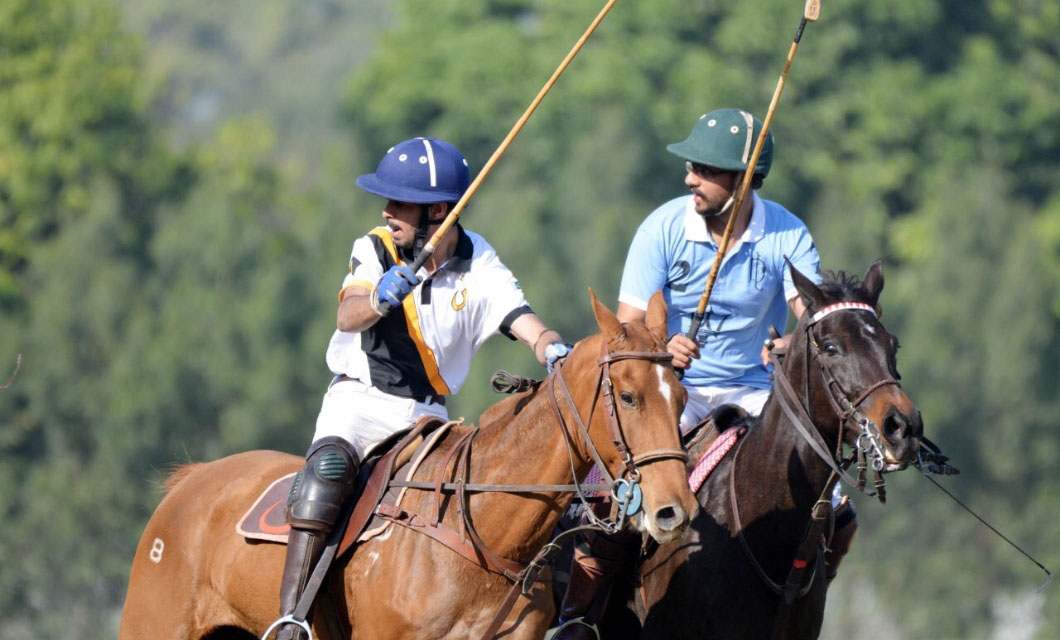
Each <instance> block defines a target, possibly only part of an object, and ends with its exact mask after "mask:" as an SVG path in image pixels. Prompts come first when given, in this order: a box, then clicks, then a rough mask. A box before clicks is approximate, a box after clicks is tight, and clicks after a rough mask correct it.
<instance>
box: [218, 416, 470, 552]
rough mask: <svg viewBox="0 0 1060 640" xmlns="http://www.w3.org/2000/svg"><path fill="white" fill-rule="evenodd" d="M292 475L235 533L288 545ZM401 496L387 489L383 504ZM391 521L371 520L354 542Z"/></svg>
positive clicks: (406, 470) (406, 471)
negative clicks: (288, 508)
mask: <svg viewBox="0 0 1060 640" xmlns="http://www.w3.org/2000/svg"><path fill="white" fill-rule="evenodd" d="M455 424H460V422H459V421H453V422H448V423H446V424H444V425H442V426H440V427H438V428H437V429H435V430H434V431H432V432H431V433H430V434H429V436H428V437H427V438H426V441H425V442H424V443H422V444H421V445H420V446H419V448H418V449H417V450H416V452H415V453H414V454H413V455H412V460H411V462H408V463H407V464H405V465H404V466H402V467H401V469H399V470H398V471H397V472H396V473H395V474H394V477H395V478H399V479H406V478H411V477H412V474H414V473H415V471H416V469H417V468H418V467H419V465H420V463H421V462H422V461H423V459H424V458H425V457H426V456H427V454H428V453H429V452H430V451H431V450H432V449H433V448H434V445H435V443H436V442H438V440H439V439H440V438H441V436H442V435H444V434H445V433H447V432H448V430H449V427H451V426H452V425H455ZM295 475H296V474H294V473H291V474H288V475H285V476H283V477H282V478H279V479H277V480H275V481H274V482H273V483H272V484H270V485H269V487H268V488H267V489H265V491H263V492H262V493H261V495H259V496H258V499H257V500H255V501H254V504H252V505H251V507H250V509H248V510H247V512H246V513H245V514H244V515H243V517H242V518H240V519H239V520H238V521H237V524H236V532H237V533H238V534H239V535H241V536H243V537H244V538H247V539H248V540H261V541H265V542H277V543H280V544H287V534H288V532H289V531H290V530H291V527H290V525H288V524H287V518H286V514H285V511H286V508H287V496H288V495H289V494H290V493H291V484H292V483H293V482H294V476H295ZM403 495H404V489H402V490H401V491H400V492H397V491H394V490H393V489H387V491H386V495H385V496H384V498H383V502H385V503H388V504H398V503H400V501H401V497H402V496H403ZM389 525H390V521H388V520H384V519H382V518H373V519H372V520H371V521H370V522H369V524H368V528H367V529H366V530H365V531H364V532H363V533H362V534H361V535H360V536H358V538H357V542H364V541H366V540H369V539H371V538H373V537H375V536H377V535H379V534H381V533H382V532H383V531H384V530H385V529H386V528H387V527H388V526H389Z"/></svg>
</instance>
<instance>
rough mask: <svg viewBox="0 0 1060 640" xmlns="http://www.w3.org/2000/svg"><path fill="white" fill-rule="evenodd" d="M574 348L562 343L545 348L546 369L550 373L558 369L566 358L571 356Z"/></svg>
mask: <svg viewBox="0 0 1060 640" xmlns="http://www.w3.org/2000/svg"><path fill="white" fill-rule="evenodd" d="M573 348H574V346H573V345H570V344H564V343H562V342H553V343H551V344H549V345H548V346H546V347H545V368H546V369H548V370H549V371H550V372H551V371H552V370H553V369H555V368H556V365H557V364H559V363H560V362H561V361H562V360H563V359H564V358H566V357H567V356H568V355H570V350H571V349H573Z"/></svg>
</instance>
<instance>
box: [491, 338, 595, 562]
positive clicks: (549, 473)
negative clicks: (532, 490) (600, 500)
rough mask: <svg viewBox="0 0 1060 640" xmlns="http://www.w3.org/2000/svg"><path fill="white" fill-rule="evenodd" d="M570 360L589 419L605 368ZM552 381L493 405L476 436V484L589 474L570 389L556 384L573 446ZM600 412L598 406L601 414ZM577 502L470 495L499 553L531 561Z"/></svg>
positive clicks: (557, 497)
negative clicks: (566, 393)
mask: <svg viewBox="0 0 1060 640" xmlns="http://www.w3.org/2000/svg"><path fill="white" fill-rule="evenodd" d="M568 360H569V361H568V363H566V364H565V365H564V366H563V370H564V372H565V373H564V377H565V379H566V381H567V384H568V385H569V386H570V390H571V395H572V397H573V398H574V400H575V403H576V405H577V407H578V410H579V413H580V415H581V418H582V419H583V420H587V419H588V415H589V407H590V405H591V404H592V399H593V397H592V396H593V395H594V393H595V391H596V384H595V382H596V380H597V378H596V377H595V376H598V369H597V367H596V366H595V363H594V362H590V361H586V362H578V361H576V360H574V359H573V358H571V359H568ZM585 360H588V359H585ZM549 382H550V381H547V380H546V381H545V382H543V383H542V384H541V385H540V387H539V388H538V389H537V390H536V391H532V392H524V393H521V394H519V395H517V396H514V397H511V398H508V399H506V400H504V401H502V402H501V403H499V404H498V406H496V407H494V408H492V409H491V410H490V411H489V415H490V420H489V422H488V423H487V424H484V425H482V427H481V428H480V433H479V434H478V435H477V436H476V437H475V440H474V445H473V448H472V454H471V467H470V469H471V471H470V476H471V480H470V482H474V483H489V484H520V485H545V484H571V483H572V482H573V481H574V476H575V475H576V476H577V478H578V480H579V482H580V481H582V480H583V479H584V478H585V475H586V474H587V473H588V472H589V470H590V469H591V467H592V462H591V460H590V458H589V456H588V455H587V453H586V451H585V446H584V443H583V439H582V436H581V435H580V433H579V429H578V427H577V425H576V423H575V421H574V420H573V419H572V417H571V413H570V411H569V408H568V406H567V402H566V400H565V399H564V396H563V393H562V391H560V390H559V388H557V389H556V401H557V403H558V404H559V405H560V407H561V410H562V411H563V415H564V420H565V421H566V424H567V427H568V429H569V432H570V433H571V436H572V438H573V440H574V442H575V446H574V447H572V448H568V445H567V439H566V437H565V436H564V432H563V428H562V426H561V425H560V423H559V420H558V418H557V416H556V411H555V408H554V407H553V404H552V400H551V398H550V396H551V394H552V393H553V391H552V389H551V387H550V385H549ZM557 387H558V384H557ZM599 412H600V408H599V407H597V410H596V412H595V413H597V414H598V413H599ZM593 418H594V419H597V418H598V416H596V415H594V417H593ZM586 426H587V427H588V426H589V425H588V424H587V425H586ZM572 466H573V473H572ZM572 500H573V494H571V493H569V492H559V493H556V492H551V493H537V494H514V493H503V492H485V493H480V494H477V495H476V496H475V497H474V498H473V500H472V501H471V505H472V507H471V508H472V518H473V519H474V521H475V526H476V528H477V529H478V531H479V534H480V535H481V536H482V538H483V540H484V541H485V542H486V543H487V545H489V547H490V548H491V549H492V550H493V551H494V552H495V553H498V554H500V555H503V556H505V557H508V558H511V559H513V560H519V559H523V560H525V559H527V558H528V557H530V556H532V555H533V554H534V553H536V551H537V550H538V549H539V548H540V547H541V546H542V545H543V544H544V543H545V541H547V539H548V538H549V537H550V536H551V534H552V530H553V529H554V527H555V525H556V523H557V522H558V520H559V517H560V516H561V515H562V514H563V512H564V511H566V509H567V507H568V506H569V505H570V503H571V501H572Z"/></svg>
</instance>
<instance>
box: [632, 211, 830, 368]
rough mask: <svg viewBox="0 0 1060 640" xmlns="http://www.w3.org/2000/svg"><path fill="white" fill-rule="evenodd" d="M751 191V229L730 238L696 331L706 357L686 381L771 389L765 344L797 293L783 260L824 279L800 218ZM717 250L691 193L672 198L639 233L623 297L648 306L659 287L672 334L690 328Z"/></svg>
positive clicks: (640, 306)
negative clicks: (765, 359)
mask: <svg viewBox="0 0 1060 640" xmlns="http://www.w3.org/2000/svg"><path fill="white" fill-rule="evenodd" d="M752 196H753V209H752V212H751V219H750V222H749V223H748V225H747V229H746V230H745V231H744V233H743V235H742V236H741V237H739V238H732V241H731V242H732V245H731V246H730V249H729V252H728V255H726V256H725V259H724V261H723V262H722V265H721V269H720V270H719V272H718V276H717V279H716V280H715V281H714V288H713V289H712V290H711V294H710V302H709V304H708V305H707V310H706V314H705V316H704V319H703V323H702V324H701V325H700V328H699V331H698V333H697V334H696V341H697V342H698V343H699V350H700V357H699V358H698V359H696V360H693V361H692V366H691V367H689V369H688V370H687V371H685V375H684V379H683V382H684V384H685V385H689V386H717V387H729V386H732V387H737V386H750V387H755V388H758V389H768V388H769V387H770V377H769V369H768V368H766V366H765V365H763V364H762V360H761V352H762V345H763V344H764V343H765V340H766V338H768V337H769V327H770V325H773V326H775V327H776V328H777V330H778V331H781V332H783V331H784V327H785V325H786V324H787V318H788V303H787V301H788V300H789V299H791V298H793V297H795V296H796V295H798V292H797V291H796V289H795V285H794V283H793V282H792V280H791V275H790V274H789V273H788V268H787V265H786V264H785V262H784V258H785V257H787V258H788V259H789V260H791V262H792V264H794V265H795V268H797V269H798V270H799V271H800V272H801V273H803V274H804V275H806V276H807V277H809V278H810V279H812V280H813V281H814V282H818V283H819V282H820V281H821V275H820V270H821V264H820V257H819V256H818V255H817V247H816V246H814V243H813V238H812V237H810V232H809V230H807V229H806V225H805V224H803V222H802V220H800V219H799V218H798V217H796V216H795V214H793V213H791V212H790V211H788V210H787V209H785V208H784V207H782V206H780V205H779V204H777V203H775V202H771V201H769V200H763V199H761V198H759V197H758V195H757V194H754V193H752ZM717 251H718V246H717V244H716V243H715V242H714V240H713V239H711V237H710V234H709V233H708V232H707V228H706V224H705V223H704V221H703V218H702V217H701V216H700V215H699V214H698V213H696V210H695V208H694V206H693V202H692V196H691V195H688V196H683V197H680V198H675V199H674V200H671V201H669V202H667V203H666V204H664V205H662V206H660V207H659V208H658V209H656V210H655V211H653V212H652V213H651V215H649V216H648V217H647V218H646V219H645V220H644V222H643V223H641V225H640V228H638V229H637V233H636V235H635V236H634V237H633V243H632V244H631V245H630V247H629V255H628V256H627V257H626V266H625V269H624V270H623V272H622V284H621V287H620V290H619V296H618V300H619V302H624V303H626V304H628V305H630V306H632V307H635V308H637V309H647V308H648V300H649V299H650V298H651V296H652V294H654V293H655V292H656V291H658V290H660V289H661V290H662V292H663V296H664V297H665V298H666V304H667V305H668V307H669V313H668V318H667V325H668V330H669V333H670V335H673V334H674V333H677V332H680V333H685V334H687V333H688V329H689V327H690V325H691V321H692V314H694V313H695V311H696V308H697V307H698V306H699V299H700V298H701V297H702V295H703V290H704V288H705V287H706V284H707V275H708V274H709V273H710V268H711V265H712V264H713V263H714V256H715V254H716V253H717Z"/></svg>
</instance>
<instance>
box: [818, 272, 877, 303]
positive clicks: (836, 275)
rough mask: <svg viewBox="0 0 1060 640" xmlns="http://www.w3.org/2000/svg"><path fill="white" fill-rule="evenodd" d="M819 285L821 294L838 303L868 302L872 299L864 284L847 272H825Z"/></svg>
mask: <svg viewBox="0 0 1060 640" xmlns="http://www.w3.org/2000/svg"><path fill="white" fill-rule="evenodd" d="M821 277H822V281H821V284H820V285H818V288H819V289H820V290H821V293H823V294H825V295H826V296H828V297H829V298H833V299H835V300H836V301H838V302H868V301H870V300H871V299H872V296H871V295H870V294H869V292H868V290H867V289H865V285H864V283H863V282H862V281H861V279H860V278H859V277H858V276H856V275H854V274H847V272H846V271H842V270H840V271H825V272H824V273H822V274H821Z"/></svg>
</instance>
